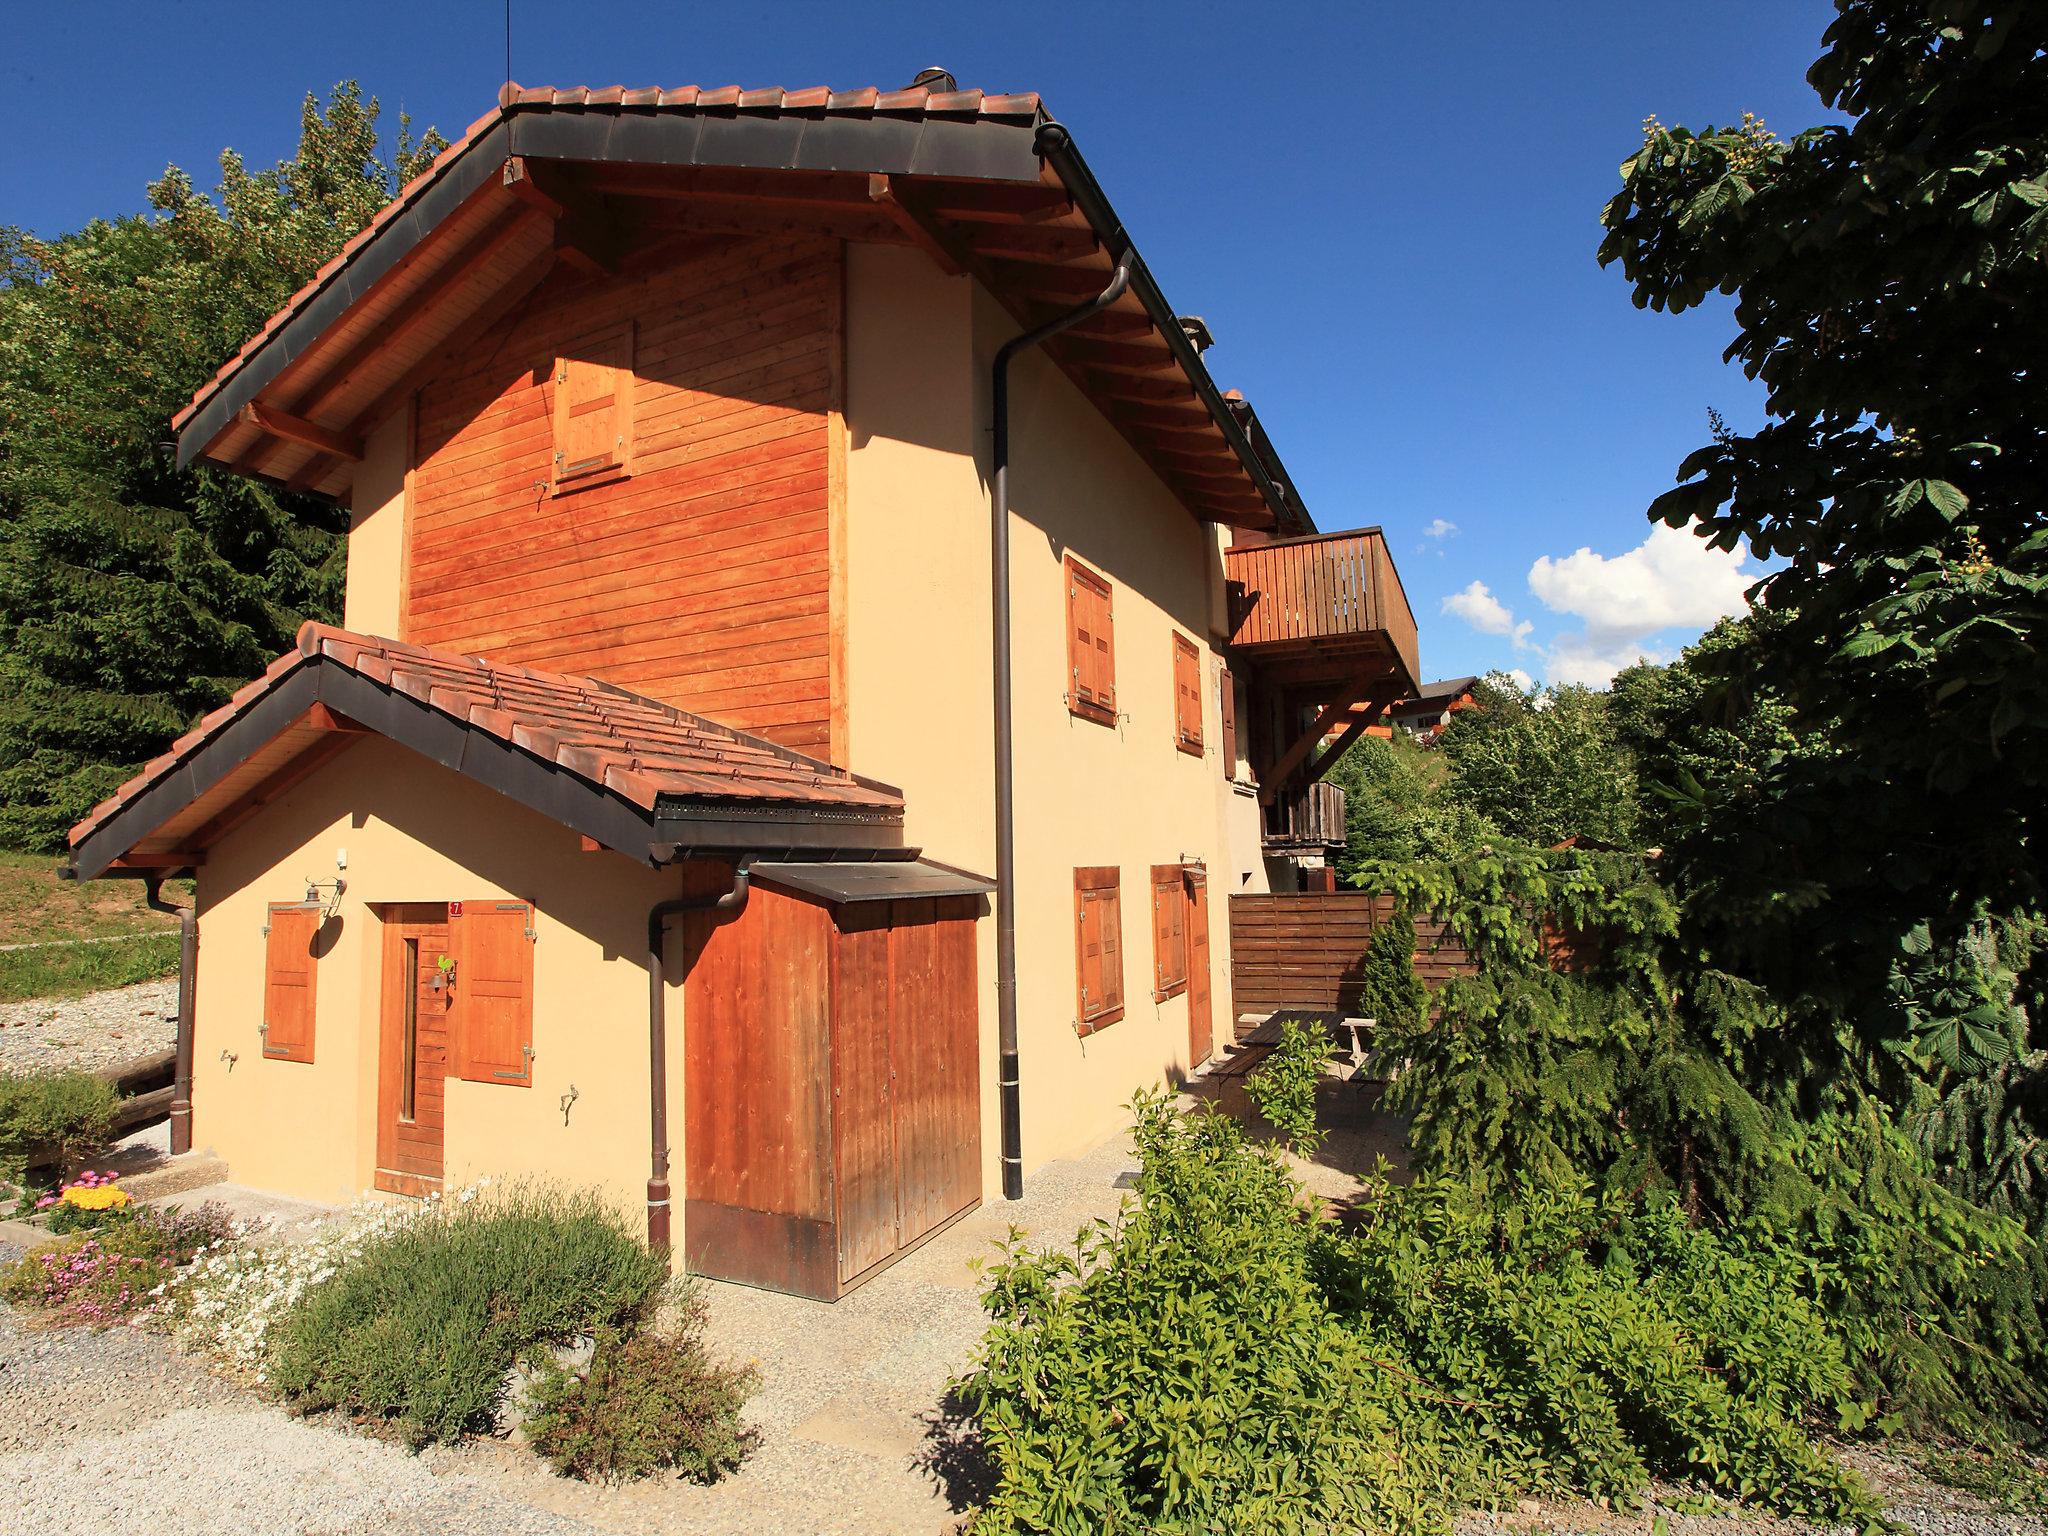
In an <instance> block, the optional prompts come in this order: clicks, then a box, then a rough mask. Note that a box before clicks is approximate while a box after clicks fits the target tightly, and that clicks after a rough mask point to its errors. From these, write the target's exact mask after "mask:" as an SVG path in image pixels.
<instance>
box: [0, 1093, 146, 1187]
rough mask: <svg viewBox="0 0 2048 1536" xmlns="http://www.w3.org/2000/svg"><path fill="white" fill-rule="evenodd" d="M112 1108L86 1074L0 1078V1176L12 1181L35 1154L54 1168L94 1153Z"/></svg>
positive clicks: (113, 1100) (112, 1097) (112, 1098)
mask: <svg viewBox="0 0 2048 1536" xmlns="http://www.w3.org/2000/svg"><path fill="white" fill-rule="evenodd" d="M118 1102H119V1096H118V1095H117V1094H116V1093H115V1092H114V1085H113V1084H112V1083H109V1082H106V1081H104V1080H103V1079H101V1078H97V1077H95V1076H93V1075H92V1074H91V1073H90V1072H28V1073H19V1074H17V1073H11V1072H0V1172H5V1173H6V1174H7V1176H8V1177H9V1178H12V1179H16V1180H18V1179H19V1178H20V1177H21V1176H22V1174H23V1172H24V1171H25V1170H26V1168H27V1166H28V1160H29V1157H30V1156H31V1155H32V1154H34V1153H36V1152H37V1151H38V1150H41V1149H47V1151H48V1152H49V1153H50V1155H51V1156H53V1157H54V1158H55V1159H56V1160H57V1161H58V1162H60V1163H69V1162H71V1161H72V1160H73V1159H75V1158H77V1157H79V1156H82V1155H83V1154H85V1153H86V1152H89V1151H92V1150H95V1149H97V1148H98V1147H99V1146H100V1145H101V1143H103V1142H104V1141H105V1140H106V1137H107V1132H108V1131H109V1130H110V1129H112V1127H113V1124H114V1107H115V1105H116V1104H117V1103H118Z"/></svg>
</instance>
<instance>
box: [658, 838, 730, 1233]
mask: <svg viewBox="0 0 2048 1536" xmlns="http://www.w3.org/2000/svg"><path fill="white" fill-rule="evenodd" d="M753 862H754V861H753V859H752V858H744V859H741V860H740V861H739V863H738V864H737V865H736V866H735V867H734V869H733V875H732V889H731V890H729V891H724V892H721V893H720V894H718V895H716V896H676V897H672V898H670V899H669V900H667V901H658V902H656V903H655V904H654V905H653V906H652V907H650V908H649V909H648V912H647V1117H648V1122H649V1129H650V1131H651V1132H652V1136H653V1156H652V1159H651V1161H650V1164H649V1168H648V1174H647V1246H648V1247H649V1248H652V1249H654V1250H655V1251H656V1252H659V1253H666V1252H667V1251H668V1250H669V1235H670V1227H669V1187H668V977H667V974H666V972H665V970H664V968H663V965H662V950H663V949H664V948H665V947H666V946H665V945H664V943H663V940H664V939H665V938H666V937H667V935H668V920H669V919H670V918H671V917H674V916H676V915H677V914H678V913H682V912H738V911H740V910H741V909H742V908H744V907H745V906H746V904H747V896H748V894H749V892H750V891H751V890H752V889H753V883H754V874H753V868H752V866H753Z"/></svg>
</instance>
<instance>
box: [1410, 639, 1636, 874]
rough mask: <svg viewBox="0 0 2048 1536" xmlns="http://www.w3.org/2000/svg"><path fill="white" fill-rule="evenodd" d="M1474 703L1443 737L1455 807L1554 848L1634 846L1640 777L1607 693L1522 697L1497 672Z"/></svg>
mask: <svg viewBox="0 0 2048 1536" xmlns="http://www.w3.org/2000/svg"><path fill="white" fill-rule="evenodd" d="M1476 698H1477V702H1478V707H1477V708H1476V709H1468V710H1463V711H1461V712H1460V713H1458V714H1456V715H1454V716H1452V717H1451V723H1450V724H1449V725H1448V726H1447V727H1445V729H1444V733H1443V735H1442V737H1441V738H1439V743H1438V750H1440V751H1441V752H1442V753H1443V754H1444V756H1445V757H1446V758H1447V759H1448V760H1449V762H1450V765H1451V777H1450V783H1449V786H1448V793H1449V796H1450V798H1451V800H1452V802H1453V803H1454V804H1456V805H1459V806H1461V807H1463V808H1464V809H1465V810H1467V811H1468V812H1470V813H1471V814H1472V815H1474V816H1477V817H1480V818H1482V819H1483V820H1484V821H1486V822H1488V823H1491V824H1492V825H1493V826H1495V827H1498V828H1499V829H1500V830H1501V831H1502V832H1504V833H1506V834H1507V835H1508V836H1510V837H1516V838H1521V839H1524V840H1526V841H1528V842H1532V843H1537V844H1540V845H1543V846H1546V847H1548V846H1551V845H1553V844H1556V843H1561V842H1563V841H1565V840H1566V839H1567V838H1572V837H1578V838H1584V839H1586V840H1588V841H1591V842H1594V843H1600V844H1607V845H1611V846H1615V847H1627V846H1629V845H1631V843H1632V842H1633V841H1634V838H1635V835H1636V821H1637V815H1636V782H1635V769H1634V764H1633V763H1632V761H1631V760H1630V757H1629V754H1628V752H1627V750H1626V749H1625V748H1624V747H1623V746H1622V745H1621V742H1620V740H1619V739H1618V737H1617V736H1616V734H1615V731H1614V727H1613V723H1612V722H1611V721H1610V720H1609V718H1608V712H1607V697H1606V695H1605V694H1601V693H1596V692H1595V691H1593V690H1592V689H1590V688H1582V687H1578V686H1575V685H1574V686H1564V687H1554V688H1547V689H1544V690H1542V691H1540V692H1532V693H1524V692H1523V691H1522V690H1521V689H1520V688H1518V687H1516V686H1515V684H1514V682H1513V681H1512V680H1511V679H1509V678H1508V677H1507V676H1506V675H1505V674H1503V673H1499V672H1495V673H1491V674H1489V675H1488V676H1486V677H1484V678H1482V679H1480V681H1479V685H1478V688H1477V690H1476Z"/></svg>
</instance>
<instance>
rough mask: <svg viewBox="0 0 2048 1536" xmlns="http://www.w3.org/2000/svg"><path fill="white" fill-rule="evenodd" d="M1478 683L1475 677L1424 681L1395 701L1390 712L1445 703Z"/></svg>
mask: <svg viewBox="0 0 2048 1536" xmlns="http://www.w3.org/2000/svg"><path fill="white" fill-rule="evenodd" d="M1478 684H1479V679H1478V678H1476V677H1446V678H1443V679H1442V680H1440V681H1438V682H1434V683H1424V684H1423V685H1422V686H1421V687H1419V688H1417V689H1416V690H1415V692H1414V693H1412V694H1410V695H1409V696H1408V697H1407V698H1405V699H1401V700H1399V701H1398V702H1397V703H1395V704H1394V705H1393V707H1392V709H1391V711H1390V713H1394V714H1398V713H1400V712H1401V711H1402V710H1404V709H1414V708H1419V707H1421V706H1424V705H1429V704H1446V703H1449V702H1450V701H1451V700H1452V699H1455V698H1458V697H1460V696H1462V695H1464V694H1467V693H1470V692H1471V691H1472V690H1473V689H1474V688H1475V687H1477V686H1478Z"/></svg>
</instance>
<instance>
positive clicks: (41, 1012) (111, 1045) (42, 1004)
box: [0, 977, 178, 1072]
mask: <svg viewBox="0 0 2048 1536" xmlns="http://www.w3.org/2000/svg"><path fill="white" fill-rule="evenodd" d="M177 1037H178V983H177V980H176V978H175V977H173V978H170V979H167V980H164V981H145V982H142V983H140V984H139V985H137V986H133V987H118V988H116V989H115V990H113V991H111V992H88V993H87V994H86V995H85V996H84V997H68V998H56V999H50V998H38V999H36V1000H34V1001H31V1002H26V1003H0V1070H5V1071H9V1072H33V1071H53V1070H57V1069H60V1068H70V1067H77V1068H82V1069H83V1070H85V1071H88V1072H90V1071H93V1070H95V1069H97V1068H100V1067H111V1066H113V1065H115V1064H116V1063H117V1062H123V1061H128V1060H130V1059H132V1058H133V1057H136V1056H147V1055H149V1054H150V1053H151V1052H152V1051H163V1050H169V1049H170V1048H171V1047H172V1046H173V1045H175V1044H177Z"/></svg>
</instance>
